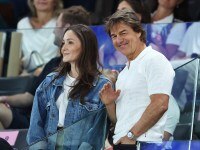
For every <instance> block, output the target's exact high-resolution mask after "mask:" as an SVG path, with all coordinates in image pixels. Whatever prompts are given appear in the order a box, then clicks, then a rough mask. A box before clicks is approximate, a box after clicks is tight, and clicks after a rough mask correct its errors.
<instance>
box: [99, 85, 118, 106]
mask: <svg viewBox="0 0 200 150" xmlns="http://www.w3.org/2000/svg"><path fill="white" fill-rule="evenodd" d="M119 94H120V90H117V91H115V90H113V88H112V86H111V84H110V83H106V84H105V85H104V86H103V88H102V89H101V91H100V92H99V95H100V98H101V100H102V102H103V103H104V104H105V105H110V104H113V103H114V102H115V100H116V99H117V98H118V97H119Z"/></svg>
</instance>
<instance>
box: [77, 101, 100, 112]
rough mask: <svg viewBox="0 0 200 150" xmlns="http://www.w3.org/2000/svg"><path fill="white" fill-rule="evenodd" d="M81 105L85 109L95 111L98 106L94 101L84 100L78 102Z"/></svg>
mask: <svg viewBox="0 0 200 150" xmlns="http://www.w3.org/2000/svg"><path fill="white" fill-rule="evenodd" d="M79 105H81V106H82V107H84V108H85V109H86V110H87V111H89V112H90V111H95V110H97V109H98V108H99V105H98V104H96V103H90V102H85V103H84V104H81V103H79Z"/></svg>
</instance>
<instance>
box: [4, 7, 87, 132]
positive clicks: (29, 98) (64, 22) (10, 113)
mask: <svg viewBox="0 0 200 150" xmlns="http://www.w3.org/2000/svg"><path fill="white" fill-rule="evenodd" d="M73 24H86V25H89V24H90V17H89V13H88V12H87V11H86V10H85V9H84V8H83V7H81V6H72V7H70V8H68V9H65V10H63V11H62V12H61V14H60V16H59V17H58V19H57V23H56V26H57V28H56V29H55V31H54V34H55V37H56V38H55V41H54V44H55V45H57V46H60V45H61V43H62V37H63V34H64V31H65V29H66V28H67V27H68V26H70V25H73ZM60 61H61V57H56V58H53V59H52V60H50V61H49V62H48V63H47V64H46V65H45V67H44V69H43V71H42V73H41V74H40V76H39V77H38V78H36V80H35V81H34V83H33V86H32V87H31V89H30V90H29V91H28V92H26V93H23V94H17V95H12V96H0V129H5V128H6V129H20V128H28V127H29V116H30V111H31V108H29V113H28V114H27V113H24V112H23V113H21V111H19V110H18V109H17V108H16V107H21V108H23V110H24V109H25V108H27V107H31V105H32V102H33V96H34V95H35V91H36V89H37V87H38V86H39V85H40V83H41V82H42V81H43V80H44V78H45V77H46V75H47V74H49V73H50V72H52V71H53V70H55V68H56V67H57V66H58V65H59V64H60ZM7 104H8V105H9V107H8V105H7Z"/></svg>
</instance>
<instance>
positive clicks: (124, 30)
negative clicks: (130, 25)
mask: <svg viewBox="0 0 200 150" xmlns="http://www.w3.org/2000/svg"><path fill="white" fill-rule="evenodd" d="M126 31H127V30H126V29H123V30H122V31H119V33H123V32H126ZM114 35H116V34H114V33H111V34H110V36H114Z"/></svg>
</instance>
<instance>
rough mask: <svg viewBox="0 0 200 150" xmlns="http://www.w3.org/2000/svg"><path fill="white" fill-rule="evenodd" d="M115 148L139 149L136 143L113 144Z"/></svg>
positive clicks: (114, 149)
mask: <svg viewBox="0 0 200 150" xmlns="http://www.w3.org/2000/svg"><path fill="white" fill-rule="evenodd" d="M113 150H137V145H136V144H134V145H133V144H118V145H113Z"/></svg>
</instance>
